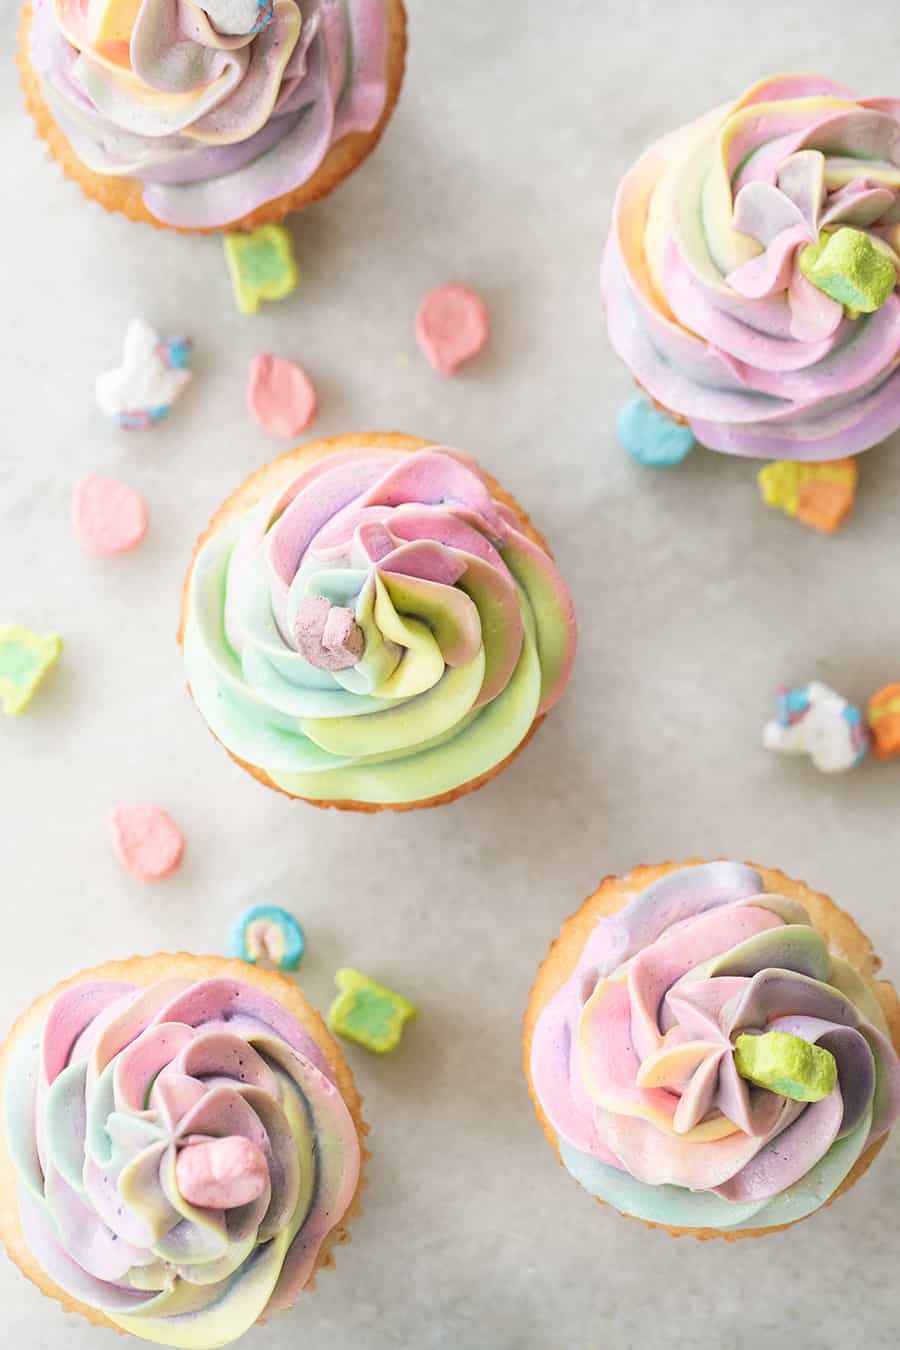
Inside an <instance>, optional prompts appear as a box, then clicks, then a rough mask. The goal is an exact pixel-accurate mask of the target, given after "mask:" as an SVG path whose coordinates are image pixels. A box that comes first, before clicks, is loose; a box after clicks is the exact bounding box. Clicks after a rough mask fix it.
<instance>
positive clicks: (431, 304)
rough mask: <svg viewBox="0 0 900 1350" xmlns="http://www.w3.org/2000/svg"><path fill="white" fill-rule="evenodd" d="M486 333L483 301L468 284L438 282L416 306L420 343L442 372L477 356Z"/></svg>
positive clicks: (451, 369) (433, 363) (429, 358)
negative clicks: (447, 284) (443, 283)
mask: <svg viewBox="0 0 900 1350" xmlns="http://www.w3.org/2000/svg"><path fill="white" fill-rule="evenodd" d="M487 336H488V315H487V310H486V309H485V306H484V301H483V300H482V299H481V296H480V295H476V293H475V292H474V291H470V290H469V289H468V287H467V286H440V287H438V289H437V290H435V291H431V292H429V294H428V295H426V297H425V299H424V300H423V301H422V304H421V306H420V307H419V313H418V316H417V317H416V337H417V338H418V340H419V346H420V347H421V348H422V351H423V352H424V353H425V355H426V356H427V357H428V360H429V361H430V362H431V364H432V365H433V366H434V368H435V370H438V371H440V372H441V374H443V375H455V374H456V372H457V371H458V370H459V368H460V366H462V365H464V364H465V362H466V361H471V359H472V357H473V356H477V355H478V353H479V352H480V351H481V349H482V348H483V347H484V344H485V343H486V342H487Z"/></svg>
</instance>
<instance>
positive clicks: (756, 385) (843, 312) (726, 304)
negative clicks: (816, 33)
mask: <svg viewBox="0 0 900 1350" xmlns="http://www.w3.org/2000/svg"><path fill="white" fill-rule="evenodd" d="M898 190H900V101H898V100H895V99H878V98H876V99H860V98H857V97H856V95H854V94H853V93H851V92H850V91H849V90H847V89H845V88H843V87H842V86H840V85H837V84H834V83H832V82H831V81H829V80H825V79H821V78H818V77H810V76H798V75H786V76H781V77H778V78H776V79H770V80H765V81H763V82H762V83H761V84H758V85H756V86H755V87H754V88H752V89H751V90H749V91H748V93H746V94H745V95H744V96H743V97H742V98H741V99H739V100H738V102H737V103H735V104H733V105H730V106H728V107H725V108H717V109H715V110H714V111H713V112H711V113H709V114H708V115H707V116H705V117H702V118H700V119H699V120H698V121H696V122H693V123H691V124H690V125H689V126H687V127H684V128H682V129H681V130H680V131H677V132H675V133H674V134H672V135H670V136H668V137H666V138H665V139H664V140H662V141H659V142H658V143H657V144H656V145H654V146H652V147H651V148H650V149H649V150H648V151H646V152H645V154H643V155H642V156H641V158H640V159H639V160H638V161H637V163H636V164H635V165H634V166H633V167H632V168H631V169H630V170H629V172H628V173H627V174H626V176H625V178H624V180H623V182H622V184H621V187H620V188H619V192H618V195H617V198H616V203H615V207H614V212H613V224H612V230H611V233H610V237H609V241H608V243H607V247H606V253H605V257H604V265H603V286H604V292H605V296H606V302H607V317H608V325H609V333H610V338H611V340H612V343H613V346H614V347H615V349H616V351H617V352H618V354H619V355H620V356H621V357H622V359H623V360H624V361H625V362H626V364H627V365H628V366H629V368H630V369H631V371H632V373H633V375H634V376H635V378H636V379H637V381H638V382H639V383H640V384H641V385H642V386H643V387H644V389H646V391H647V392H648V393H649V394H650V395H651V396H652V397H653V398H654V399H656V400H657V401H658V402H659V403H661V404H662V405H663V406H664V407H666V408H667V409H668V410H669V411H670V412H672V413H675V414H677V415H678V416H680V417H682V418H684V419H685V420H686V421H688V422H689V423H690V426H691V428H692V429H693V431H694V433H695V435H696V437H697V439H698V440H699V441H700V442H701V443H702V444H703V445H706V446H709V447H710V448H711V449H714V450H724V451H728V452H730V453H733V454H740V455H755V456H759V457H770V458H780V459H796V460H826V459H835V458H840V457H841V456H845V455H848V454H856V453H857V452H859V451H861V450H866V449H868V448H869V447H870V446H872V445H874V444H876V443H877V442H878V441H880V440H883V439H884V438H885V437H886V436H888V435H889V434H890V433H891V432H893V431H894V430H896V428H897V427H898V426H900V372H898V369H897V367H898V361H900V297H898V295H897V291H896V289H893V290H891V282H890V280H889V281H888V283H887V289H888V290H889V291H890V294H889V295H888V297H887V299H886V300H884V302H883V303H879V304H878V306H877V308H876V309H875V311H874V312H871V313H864V314H857V313H856V312H855V311H854V310H853V309H852V308H850V309H845V306H844V305H843V304H841V303H838V301H837V300H836V299H834V298H832V297H831V296H830V295H829V294H826V293H824V292H823V290H822V289H820V288H819V287H818V286H817V285H813V284H812V282H811V281H810V280H809V279H808V277H807V275H806V274H805V271H804V269H803V268H802V267H801V259H802V257H803V253H804V250H805V249H808V248H810V247H811V246H818V245H819V244H820V243H821V242H822V241H823V240H825V239H827V238H828V237H830V236H831V235H832V234H833V233H834V232H835V231H837V230H839V229H840V228H842V227H844V228H849V229H852V230H854V231H859V232H862V233H863V234H865V235H866V236H867V237H868V239H869V241H870V242H871V243H872V244H873V246H874V250H875V251H877V254H878V255H880V257H881V259H882V264H881V265H882V267H883V266H884V263H883V259H884V258H887V259H888V260H889V262H890V264H891V265H893V266H894V267H895V268H896V267H898V266H900V259H898V256H897V253H896V252H895V249H896V247H897V245H898V228H900V199H898ZM888 274H889V269H888ZM889 275H890V274H889ZM880 300H881V297H879V302H880Z"/></svg>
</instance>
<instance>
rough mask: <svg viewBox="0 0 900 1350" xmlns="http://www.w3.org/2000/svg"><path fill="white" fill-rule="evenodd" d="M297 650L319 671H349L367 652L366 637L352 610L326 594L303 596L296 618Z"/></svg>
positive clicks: (295, 635)
mask: <svg viewBox="0 0 900 1350" xmlns="http://www.w3.org/2000/svg"><path fill="white" fill-rule="evenodd" d="M294 637H295V638H296V641H297V649H298V651H299V652H300V655H301V656H302V657H303V659H304V660H305V661H308V662H309V664H310V665H311V666H315V667H316V669H317V670H331V671H335V670H349V669H350V667H351V666H355V665H356V663H357V662H358V661H359V659H360V657H361V656H362V654H363V652H364V651H365V647H366V638H365V634H364V633H363V630H362V628H360V626H359V624H358V623H357V622H356V617H355V615H354V613H353V610H352V609H344V608H342V607H341V606H340V605H332V603H331V601H330V600H327V599H326V598H325V596H324V595H307V596H304V598H303V600H302V601H301V603H300V606H299V608H298V610H297V616H296V618H295V619H294Z"/></svg>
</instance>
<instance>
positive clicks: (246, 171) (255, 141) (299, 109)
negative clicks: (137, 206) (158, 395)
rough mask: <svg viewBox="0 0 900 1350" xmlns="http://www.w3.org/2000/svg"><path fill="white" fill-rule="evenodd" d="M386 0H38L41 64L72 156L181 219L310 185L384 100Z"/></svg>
mask: <svg viewBox="0 0 900 1350" xmlns="http://www.w3.org/2000/svg"><path fill="white" fill-rule="evenodd" d="M387 30H388V25H387V10H386V4H385V0H346V2H345V3H342V4H334V3H331V2H330V0H303V3H302V6H301V5H299V4H298V3H296V0H261V3H259V4H257V3H255V2H254V0H206V3H205V4H204V5H200V4H198V3H195V0H35V7H34V25H33V30H32V39H31V52H30V54H31V61H32V64H33V66H34V68H35V70H36V71H37V72H38V74H39V76H40V79H41V87H42V91H43V94H44V97H45V100H46V102H47V104H48V107H49V108H50V110H51V112H52V113H53V116H54V118H55V120H56V121H57V123H58V124H59V126H60V127H61V128H62V130H63V131H64V132H65V135H66V137H67V138H68V140H69V141H70V143H71V145H72V147H73V149H74V150H75V152H76V153H77V154H78V156H79V158H80V159H81V160H82V161H83V163H84V164H86V165H87V167H88V168H89V169H91V170H93V171H94V172H95V173H99V174H110V175H115V176H120V177H128V178H136V179H139V180H140V181H141V182H142V183H143V185H144V192H143V196H144V203H145V205H146V206H147V208H148V210H149V211H150V212H151V213H152V214H153V215H154V216H156V217H157V219H159V220H161V221H165V222H166V223H168V224H170V225H175V226H180V227H185V228H200V229H202V228H214V227H217V226H221V225H227V224H228V223H229V222H231V221H234V220H239V219H240V218H242V217H243V216H245V215H247V214H249V213H250V212H252V211H253V210H255V209H256V208H257V207H258V206H261V205H262V204H263V203H264V202H267V201H271V200H272V199H274V198H277V197H280V196H282V195H284V194H285V193H289V192H292V191H294V190H295V189H296V188H298V187H301V186H302V185H303V184H304V183H305V182H307V181H308V180H309V179H310V178H311V177H312V176H313V174H314V173H315V172H316V170H317V169H318V168H319V166H320V165H321V163H322V161H323V160H324V158H325V156H326V154H327V153H328V151H329V149H330V148H331V146H332V145H334V144H335V142H337V141H339V140H340V139H341V138H342V137H344V136H346V135H347V134H348V133H349V132H357V131H358V132H370V131H373V130H374V128H375V127H376V126H377V124H378V120H379V118H380V117H381V114H382V112H383V111H384V106H385V102H386V98H387Z"/></svg>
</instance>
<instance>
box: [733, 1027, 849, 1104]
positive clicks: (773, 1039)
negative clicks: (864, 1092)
mask: <svg viewBox="0 0 900 1350" xmlns="http://www.w3.org/2000/svg"><path fill="white" fill-rule="evenodd" d="M734 1065H735V1068H736V1069H737V1071H738V1073H739V1074H740V1075H741V1077H742V1078H746V1079H747V1081H748V1082H749V1083H755V1084H756V1086H757V1087H762V1088H768V1090H769V1092H777V1093H778V1095H779V1096H780V1097H790V1099H791V1101H794V1102H820V1101H822V1099H823V1097H827V1096H828V1095H829V1094H830V1093H831V1092H833V1091H834V1088H835V1084H836V1083H837V1061H836V1060H835V1057H834V1055H833V1054H832V1053H831V1051H830V1050H823V1049H822V1047H821V1046H819V1045H811V1044H810V1042H809V1041H804V1040H803V1039H802V1038H801V1037H800V1036H790V1035H788V1033H787V1032H786V1031H766V1032H764V1033H763V1034H762V1035H761V1036H748V1035H744V1036H738V1038H737V1041H736V1042H735V1046H734Z"/></svg>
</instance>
